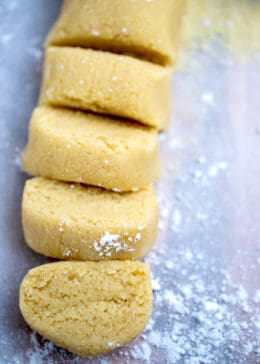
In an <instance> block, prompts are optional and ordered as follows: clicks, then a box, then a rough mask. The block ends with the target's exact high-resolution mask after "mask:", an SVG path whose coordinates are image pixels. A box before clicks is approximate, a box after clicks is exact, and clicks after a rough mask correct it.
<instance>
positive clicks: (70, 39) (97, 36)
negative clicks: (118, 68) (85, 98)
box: [47, 0, 185, 65]
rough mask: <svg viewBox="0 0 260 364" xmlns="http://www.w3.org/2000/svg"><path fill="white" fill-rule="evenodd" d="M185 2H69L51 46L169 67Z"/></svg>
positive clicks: (99, 0) (54, 32)
mask: <svg viewBox="0 0 260 364" xmlns="http://www.w3.org/2000/svg"><path fill="white" fill-rule="evenodd" d="M184 5H185V0H155V1H153V0H150V1H149V0H134V1H133V0H123V1H122V0H88V1H86V0H65V1H64V3H63V7H62V11H61V14H60V16H59V18H58V19H57V21H56V23H55V25H54V27H53V29H52V30H51V32H50V34H49V37H48V40H47V44H48V45H59V46H61V45H62V46H80V47H88V48H96V49H103V50H110V51H113V52H119V53H124V54H132V55H135V56H137V57H142V58H145V59H148V60H150V61H153V62H156V63H160V64H164V65H165V64H169V63H172V62H173V61H174V60H175V58H176V48H177V47H176V46H177V43H178V38H179V33H180V22H181V19H182V15H183V12H184Z"/></svg>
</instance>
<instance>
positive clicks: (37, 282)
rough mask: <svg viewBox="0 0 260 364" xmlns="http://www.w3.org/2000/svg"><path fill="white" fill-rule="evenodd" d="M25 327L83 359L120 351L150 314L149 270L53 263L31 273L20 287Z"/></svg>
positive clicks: (135, 264)
mask: <svg viewBox="0 0 260 364" xmlns="http://www.w3.org/2000/svg"><path fill="white" fill-rule="evenodd" d="M19 301H20V302H19V303H20V309H21V312H22V315H23V317H24V319H25V321H26V322H27V323H28V325H29V326H30V327H31V328H33V329H34V330H35V331H37V332H38V333H39V334H41V335H42V336H44V337H46V338H47V339H49V340H51V341H53V342H54V343H55V344H56V345H58V346H61V347H62V348H64V349H67V350H69V351H71V352H72V353H75V354H79V355H82V356H94V355H100V354H104V353H106V352H109V351H111V350H113V349H115V348H117V347H120V346H122V345H125V344H127V343H129V342H130V341H132V340H133V339H134V338H135V337H137V336H138V335H139V334H140V333H141V332H142V331H143V329H144V327H145V325H146V324H147V321H148V319H149V316H150V313H151V308H152V292H151V280H150V272H149V267H148V266H147V265H146V264H144V263H139V262H128V261H125V262H117V261H114V262H58V263H57V262H56V263H50V264H45V265H41V266H39V267H36V268H34V269H31V270H30V271H29V272H28V274H27V275H26V276H25V277H24V279H23V281H22V284H21V287H20V300H19Z"/></svg>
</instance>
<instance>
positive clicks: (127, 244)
mask: <svg viewBox="0 0 260 364" xmlns="http://www.w3.org/2000/svg"><path fill="white" fill-rule="evenodd" d="M22 220H23V229H24V236H25V240H26V242H27V244H28V245H29V246H30V247H31V248H32V249H33V250H35V251H37V252H39V253H41V254H44V255H47V256H49V257H54V258H58V259H69V260H94V261H97V260H117V259H118V260H133V259H139V258H141V257H143V256H144V255H145V254H146V252H147V251H148V250H149V249H150V248H151V246H152V245H153V244H154V243H155V240H156V235H157V223H158V216H157V202H156V197H155V195H154V192H153V189H152V187H149V188H147V189H145V190H141V191H138V192H130V193H122V194H119V193H116V192H111V191H106V190H102V189H99V188H93V187H83V186H81V185H79V184H68V183H64V182H58V181H54V180H48V179H44V178H40V177H38V178H33V179H31V180H28V181H27V182H26V184H25V189H24V194H23V202H22Z"/></svg>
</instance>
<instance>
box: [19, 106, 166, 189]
mask: <svg viewBox="0 0 260 364" xmlns="http://www.w3.org/2000/svg"><path fill="white" fill-rule="evenodd" d="M23 165H24V169H25V170H26V171H27V172H29V173H30V174H32V175H39V176H44V177H49V178H54V179H58V180H62V181H70V182H82V183H85V184H88V185H94V186H102V187H104V188H107V189H115V190H116V191H131V190H137V189H141V188H145V187H146V186H148V185H149V184H150V183H151V182H152V181H154V180H155V179H156V178H157V177H158V176H159V157H158V140H157V133H156V130H155V129H152V128H148V127H145V126H142V125H140V124H136V123H129V122H121V121H118V120H116V119H110V118H107V117H103V116H101V115H95V114H87V113H83V112H76V111H71V110H68V109H58V108H52V107H38V108H36V109H35V110H34V113H33V115H32V119H31V123H30V133H29V141H28V144H27V146H26V148H25V150H24V152H23Z"/></svg>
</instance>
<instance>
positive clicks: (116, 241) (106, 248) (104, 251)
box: [93, 231, 134, 257]
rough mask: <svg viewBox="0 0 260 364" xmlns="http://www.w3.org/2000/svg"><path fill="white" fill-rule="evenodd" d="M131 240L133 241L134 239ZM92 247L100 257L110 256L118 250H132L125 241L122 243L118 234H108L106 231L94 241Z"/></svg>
mask: <svg viewBox="0 0 260 364" xmlns="http://www.w3.org/2000/svg"><path fill="white" fill-rule="evenodd" d="M128 239H129V238H128ZM129 241H130V240H129ZM132 241H134V239H133V240H132ZM93 247H94V249H95V251H96V252H98V255H99V256H100V257H110V256H111V255H112V254H114V253H119V252H120V251H126V252H133V251H134V249H133V248H132V247H129V246H128V244H127V243H125V242H123V243H122V242H121V241H120V235H117V234H110V233H109V232H107V231H106V232H105V234H104V235H103V236H102V237H101V238H100V240H99V241H94V243H93Z"/></svg>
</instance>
